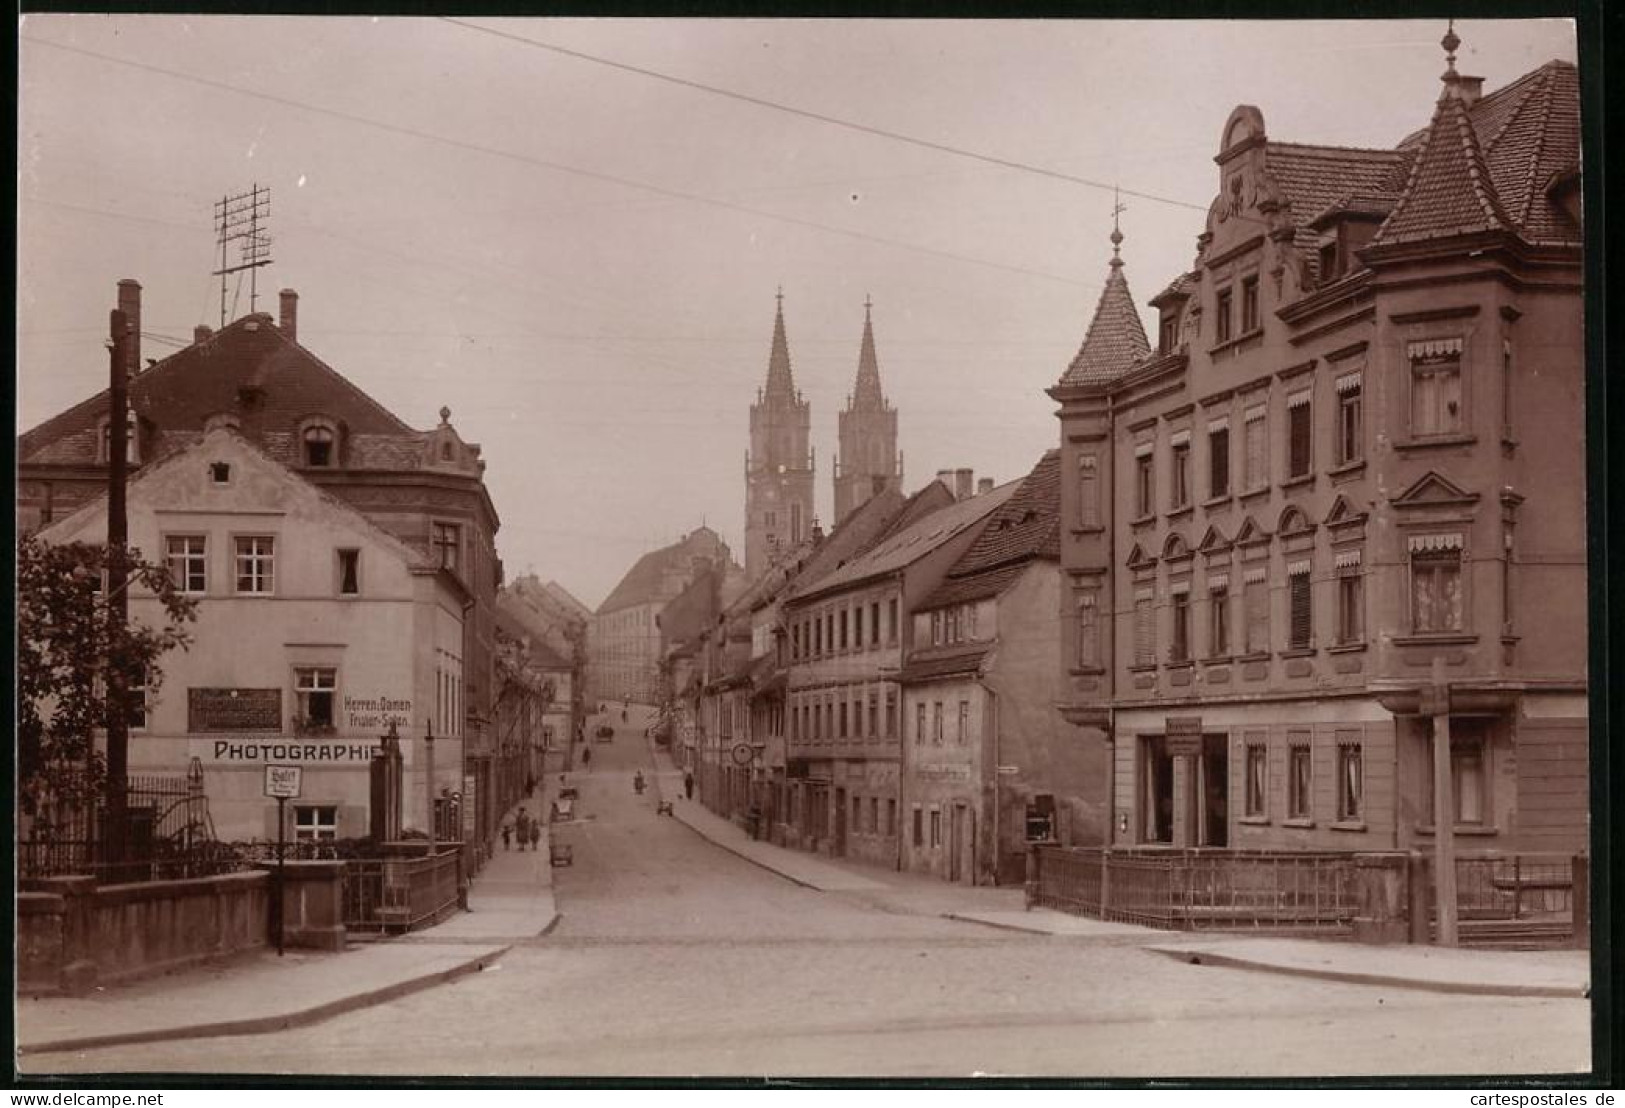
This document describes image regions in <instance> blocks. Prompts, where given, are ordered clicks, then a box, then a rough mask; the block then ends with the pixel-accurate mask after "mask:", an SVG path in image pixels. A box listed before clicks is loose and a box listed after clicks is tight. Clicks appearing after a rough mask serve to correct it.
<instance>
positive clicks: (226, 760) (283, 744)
mask: <svg viewBox="0 0 1625 1108" xmlns="http://www.w3.org/2000/svg"><path fill="white" fill-rule="evenodd" d="M189 745H190V746H191V751H190V753H191V756H192V757H194V758H197V759H199V760H201V761H204V762H210V763H214V764H224V765H239V766H264V765H270V764H272V763H278V762H279V763H284V764H288V765H311V766H364V765H366V764H368V763H369V762H371V761H372V756H373V755H374V754H376V753H377V752H378V744H377V743H376V742H370V741H367V740H365V739H299V738H293V739H288V738H280V737H277V738H269V739H247V738H209V739H193V740H192V741H191V743H190V744H189ZM401 748H402V752H403V753H404V752H405V751H406V749H407V748H408V744H406V743H402V744H401Z"/></svg>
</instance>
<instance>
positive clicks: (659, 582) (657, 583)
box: [598, 527, 726, 615]
mask: <svg viewBox="0 0 1625 1108" xmlns="http://www.w3.org/2000/svg"><path fill="white" fill-rule="evenodd" d="M696 539H700V540H702V542H703V541H704V540H707V539H714V540H716V541H715V549H716V551H717V553H719V554H720V553H721V552H722V551H723V550H725V549H726V547H723V546H722V544H721V539H720V538H719V537H718V536H717V533H716V532H715V531H713V530H711V529H710V528H709V527H697V528H695V529H694V530H693V531H691V532H689V533H688V534H687V535H685V536H683V537H682V538H681V539H678V540H677V541H676V542H674V543H672V544H671V545H670V546H663V547H661V548H660V549H659V550H652V551H650V552H649V553H647V554H645V555H644V556H643V557H641V558H639V559H638V560H637V561H636V562H634V563H632V568H631V569H629V570H627V571H626V576H624V577H622V578H621V580H620V583H619V584H618V585H616V586H615V589H614V591H612V592H611V593H610V594H609V596H608V597H606V598H605V600H604V602H603V603H602V604H600V605H598V614H599V615H606V614H608V613H609V612H618V611H620V610H621V609H622V608H631V607H634V606H636V605H639V604H655V603H663V602H664V601H667V600H669V599H671V596H669V595H667V592H666V591H665V590H666V580H667V574H668V571H670V570H674V569H679V570H680V569H683V568H684V566H683V562H684V560H685V559H687V558H688V557H690V556H691V553H690V547H691V546H693V545H694V544H695V540H696ZM692 556H697V557H709V555H706V554H705V553H704V552H703V551H702V552H699V553H697V554H693V555H692ZM687 580H689V581H691V580H692V577H691V576H690V577H689V578H687ZM684 587H687V586H686V583H685V586H684ZM678 591H681V590H678ZM672 595H675V594H672Z"/></svg>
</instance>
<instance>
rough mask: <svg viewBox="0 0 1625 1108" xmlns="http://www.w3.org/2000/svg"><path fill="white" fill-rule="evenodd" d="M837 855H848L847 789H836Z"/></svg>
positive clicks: (841, 856)
mask: <svg viewBox="0 0 1625 1108" xmlns="http://www.w3.org/2000/svg"><path fill="white" fill-rule="evenodd" d="M834 853H835V856H836V857H837V858H844V857H846V790H845V789H836V790H835V850H834Z"/></svg>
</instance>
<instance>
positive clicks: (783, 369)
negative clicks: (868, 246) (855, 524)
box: [745, 292, 903, 580]
mask: <svg viewBox="0 0 1625 1108" xmlns="http://www.w3.org/2000/svg"><path fill="white" fill-rule="evenodd" d="M871 308H872V305H871V304H870V302H869V301H868V300H867V299H865V300H864V303H863V346H862V347H861V349H860V350H859V352H858V376H857V381H856V382H855V383H854V385H853V387H852V394H851V395H850V396H849V397H847V404H846V410H845V411H844V412H841V413H839V420H840V429H839V439H840V452H839V454H837V455H836V458H835V521H834V522H835V524H836V525H839V524H840V523H841V521H842V520H844V519H846V517H847V516H849V515H851V514H852V512H853V511H855V510H856V509H857V508H858V507H860V506H861V505H862V504H863V503H864V502H865V501H866V500H868V499H869V498H870V497H872V496H874V495H875V494H877V493H879V492H881V491H883V490H885V489H888V488H889V489H896V490H898V491H901V489H902V484H903V456H902V455H901V454H899V453H898V451H897V409H896V408H893V407H892V406H891V405H890V404H888V403H886V397H885V396H884V395H883V394H882V393H881V391H880V364H879V362H878V360H877V359H876V358H875V332H874V323H873V321H872V318H871ZM811 429H812V405H811V404H810V403H808V402H807V401H805V400H803V399H802V398H801V393H799V392H797V391H796V386H795V380H794V378H793V377H792V376H791V374H790V343H789V341H788V340H787V339H786V338H785V335H784V293H782V292H780V293H779V295H778V311H777V313H776V314H775V316H774V318H773V348H772V350H771V352H770V353H769V354H768V359H767V387H766V388H763V389H759V390H757V393H756V403H754V404H752V405H751V406H750V452H749V453H748V454H747V455H746V456H745V575H746V576H747V577H748V578H750V579H751V580H755V579H756V578H757V577H758V576H759V575H760V574H761V573H762V572H763V571H764V570H766V569H767V567H768V566H770V565H771V564H773V561H774V559H775V558H777V557H778V556H779V554H780V553H782V552H783V551H786V550H789V549H790V548H791V547H793V546H795V545H796V544H797V543H799V542H801V540H803V539H805V538H807V537H808V536H809V535H811V534H812V528H813V524H814V517H813V478H814V474H815V470H816V464H815V459H814V454H813V449H812V445H811V443H810V442H809V441H808V439H809V437H810V434H811Z"/></svg>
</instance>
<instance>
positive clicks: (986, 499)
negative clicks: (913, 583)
mask: <svg viewBox="0 0 1625 1108" xmlns="http://www.w3.org/2000/svg"><path fill="white" fill-rule="evenodd" d="M1020 484H1021V483H1020V482H1019V481H1010V482H1008V483H1006V484H1004V485H1000V486H999V487H998V488H996V489H993V490H991V491H989V492H984V493H982V494H981V495H979V496H972V497H969V498H968V499H965V500H960V501H956V502H955V503H953V504H950V505H949V506H948V507H946V508H943V509H941V510H939V511H935V512H932V513H931V514H930V515H928V516H926V517H925V518H924V519H921V520H920V521H918V522H917V523H915V524H913V525H912V526H910V527H907V528H904V529H903V530H902V531H898V532H894V533H893V534H891V535H889V536H887V537H886V538H885V539H884V540H882V541H881V542H879V543H877V544H876V545H875V546H874V547H872V548H871V549H869V550H868V551H865V552H864V553H863V554H861V555H859V556H858V557H856V558H854V559H852V560H851V561H850V562H848V563H847V564H846V565H845V566H844V567H842V568H841V569H839V570H836V571H835V572H834V573H831V574H830V575H829V576H827V577H824V578H822V579H821V580H819V581H817V582H815V583H814V584H813V585H812V587H811V588H809V589H806V590H804V591H800V592H798V595H799V596H802V597H806V596H815V595H819V594H822V593H826V592H832V591H834V590H836V589H839V588H843V587H845V586H847V585H853V584H856V583H858V582H859V581H867V580H869V579H870V578H873V577H879V576H883V575H885V574H888V573H895V572H897V571H898V570H901V569H905V568H907V567H908V566H910V565H913V564H914V563H915V562H917V561H919V560H920V559H921V558H924V557H925V556H926V555H927V554H929V553H931V552H932V551H933V550H935V549H937V548H938V547H939V546H941V545H942V544H943V543H945V542H947V541H948V540H950V539H952V538H953V537H954V536H956V535H958V534H960V533H961V532H962V531H964V530H965V528H967V527H973V526H975V525H976V524H979V523H981V521H982V520H984V519H986V518H987V517H988V515H990V514H991V513H992V512H994V511H996V510H997V509H998V508H999V507H1000V506H1001V505H1003V504H1004V503H1005V502H1006V501H1007V500H1009V499H1010V497H1012V496H1013V495H1015V492H1016V489H1017V488H1019V487H1020Z"/></svg>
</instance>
